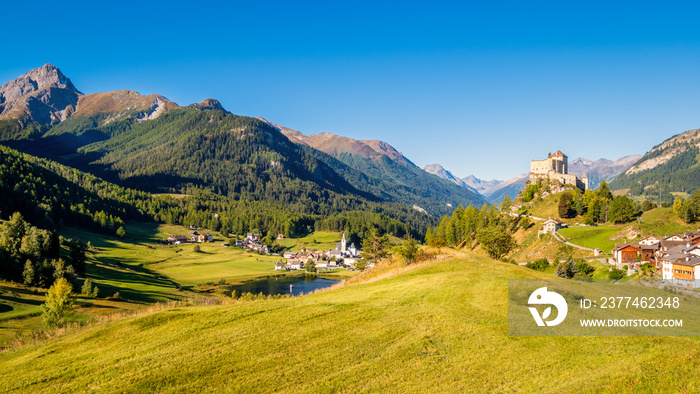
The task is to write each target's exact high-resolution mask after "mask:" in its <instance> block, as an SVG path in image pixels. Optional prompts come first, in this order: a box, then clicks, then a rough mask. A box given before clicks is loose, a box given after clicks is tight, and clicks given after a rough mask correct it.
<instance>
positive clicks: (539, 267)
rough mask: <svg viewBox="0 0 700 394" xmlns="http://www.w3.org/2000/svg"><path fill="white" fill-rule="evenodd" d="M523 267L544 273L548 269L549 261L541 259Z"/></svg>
mask: <svg viewBox="0 0 700 394" xmlns="http://www.w3.org/2000/svg"><path fill="white" fill-rule="evenodd" d="M525 267H527V268H530V269H533V270H535V271H544V270H546V269H547V268H549V260H547V259H546V258H544V257H543V258H541V259H538V260H535V261H532V262H530V263H527V264H526V265H525Z"/></svg>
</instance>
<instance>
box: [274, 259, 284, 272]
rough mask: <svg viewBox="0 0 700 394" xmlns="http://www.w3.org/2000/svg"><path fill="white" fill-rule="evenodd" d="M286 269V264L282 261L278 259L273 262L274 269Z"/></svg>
mask: <svg viewBox="0 0 700 394" xmlns="http://www.w3.org/2000/svg"><path fill="white" fill-rule="evenodd" d="M279 270H285V271H286V270H287V266H286V264H285V263H284V262H283V261H278V262H276V263H275V271H279Z"/></svg>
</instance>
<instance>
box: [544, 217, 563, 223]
mask: <svg viewBox="0 0 700 394" xmlns="http://www.w3.org/2000/svg"><path fill="white" fill-rule="evenodd" d="M552 222H554V223H556V224H561V223H562V222H561V221H559V220H557V219H554V218H549V219H547V220H545V221H544V224H547V223H552Z"/></svg>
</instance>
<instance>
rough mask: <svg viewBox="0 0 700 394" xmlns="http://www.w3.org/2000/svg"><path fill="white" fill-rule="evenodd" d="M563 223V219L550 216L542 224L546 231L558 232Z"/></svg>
mask: <svg viewBox="0 0 700 394" xmlns="http://www.w3.org/2000/svg"><path fill="white" fill-rule="evenodd" d="M563 224H564V223H562V222H561V221H559V220H557V219H554V218H549V219H547V220H545V221H544V223H543V224H542V229H543V230H544V232H545V233H550V234H553V233H556V232H557V231H559V229H560V228H562V227H563Z"/></svg>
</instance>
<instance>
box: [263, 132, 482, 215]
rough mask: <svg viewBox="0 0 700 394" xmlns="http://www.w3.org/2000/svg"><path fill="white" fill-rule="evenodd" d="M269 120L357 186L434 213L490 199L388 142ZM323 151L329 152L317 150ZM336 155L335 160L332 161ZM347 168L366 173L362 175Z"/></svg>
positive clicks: (445, 211)
mask: <svg viewBox="0 0 700 394" xmlns="http://www.w3.org/2000/svg"><path fill="white" fill-rule="evenodd" d="M266 122H268V123H269V124H270V125H272V126H274V127H276V128H277V129H278V130H280V131H281V132H282V133H283V134H284V135H285V136H287V138H289V140H290V141H292V142H295V143H296V144H299V145H302V146H307V147H309V148H313V150H312V149H308V151H309V152H311V153H313V154H314V155H315V156H316V157H318V158H319V159H320V160H322V161H324V162H325V163H326V164H328V165H330V166H331V167H333V168H334V169H335V170H336V171H338V172H340V173H341V174H342V175H343V176H344V177H345V178H346V179H348V181H349V182H350V183H351V184H352V185H353V186H355V187H356V188H358V189H360V190H364V191H368V192H370V193H373V194H375V195H380V196H382V197H383V198H385V199H388V200H390V201H394V202H399V203H402V204H406V205H409V206H413V205H416V206H418V207H420V208H422V209H425V210H426V211H427V212H428V213H430V214H432V215H438V216H439V215H443V214H448V213H450V212H451V211H452V207H456V206H458V205H460V204H461V205H463V206H467V205H470V204H471V205H482V204H483V203H485V202H486V201H485V200H484V199H483V198H482V197H481V196H480V195H479V194H478V193H476V192H475V191H473V190H470V189H468V188H464V187H460V186H458V185H456V184H454V183H452V182H450V181H446V180H444V179H441V178H440V177H439V176H435V175H433V174H429V173H427V172H425V171H423V170H422V169H421V168H420V167H418V166H416V165H415V164H413V163H412V162H411V161H410V160H408V159H407V158H406V157H405V156H404V155H403V154H401V152H399V151H397V150H396V149H394V148H393V147H392V146H391V145H389V144H387V143H386V142H384V141H378V140H355V139H352V138H348V137H343V136H339V135H335V134H332V133H320V134H312V135H308V136H307V135H304V134H302V133H301V132H299V131H296V130H292V129H290V128H288V127H283V126H280V125H278V124H275V123H272V122H269V121H266ZM314 150H315V151H316V152H323V153H325V155H323V154H320V153H316V152H314ZM329 157H330V158H333V159H335V160H329ZM339 163H342V164H344V165H345V166H347V168H351V169H354V170H356V171H359V172H360V173H362V174H364V175H365V177H358V176H356V175H353V174H351V173H350V172H349V171H348V170H347V168H346V167H343V166H340V165H339Z"/></svg>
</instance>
